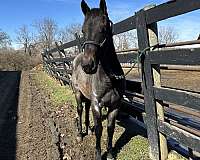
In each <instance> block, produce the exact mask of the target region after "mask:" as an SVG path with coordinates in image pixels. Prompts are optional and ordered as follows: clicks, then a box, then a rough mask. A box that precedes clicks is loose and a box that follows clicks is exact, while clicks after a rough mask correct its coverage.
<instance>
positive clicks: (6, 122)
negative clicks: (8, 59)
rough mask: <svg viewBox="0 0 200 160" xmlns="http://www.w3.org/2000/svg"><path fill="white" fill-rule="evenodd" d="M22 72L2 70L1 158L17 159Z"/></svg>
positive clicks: (0, 84) (0, 94)
mask: <svg viewBox="0 0 200 160" xmlns="http://www.w3.org/2000/svg"><path fill="white" fill-rule="evenodd" d="M20 77H21V72H19V71H11V72H7V71H5V72H0V159H2V160H15V159H16V158H15V157H16V128H17V110H18V97H19V85H20Z"/></svg>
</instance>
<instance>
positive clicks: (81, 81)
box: [72, 53, 92, 99]
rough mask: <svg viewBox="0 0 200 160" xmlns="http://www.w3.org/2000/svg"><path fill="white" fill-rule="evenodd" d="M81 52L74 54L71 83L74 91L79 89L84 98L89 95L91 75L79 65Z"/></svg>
mask: <svg viewBox="0 0 200 160" xmlns="http://www.w3.org/2000/svg"><path fill="white" fill-rule="evenodd" d="M82 57H83V53H80V54H78V55H77V56H76V58H75V59H74V61H73V72H72V85H73V88H74V90H75V92H76V91H80V92H81V93H82V94H83V95H84V96H85V97H86V98H88V99H90V97H91V90H92V89H91V88H92V86H91V75H89V74H86V73H85V72H84V71H83V70H82V67H81V59H82Z"/></svg>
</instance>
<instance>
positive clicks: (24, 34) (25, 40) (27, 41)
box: [16, 25, 33, 55]
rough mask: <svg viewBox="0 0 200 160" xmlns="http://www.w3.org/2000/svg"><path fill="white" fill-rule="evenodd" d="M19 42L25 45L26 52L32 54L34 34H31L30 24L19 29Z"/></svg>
mask: <svg viewBox="0 0 200 160" xmlns="http://www.w3.org/2000/svg"><path fill="white" fill-rule="evenodd" d="M16 33H17V42H18V43H20V44H22V45H24V52H25V53H27V52H28V53H29V55H30V54H31V50H30V45H32V44H31V43H32V40H33V38H32V36H31V35H30V31H29V29H28V26H26V25H22V26H21V27H20V28H19V29H18V30H17V32H16Z"/></svg>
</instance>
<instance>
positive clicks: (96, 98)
mask: <svg viewBox="0 0 200 160" xmlns="http://www.w3.org/2000/svg"><path fill="white" fill-rule="evenodd" d="M81 8H82V11H83V14H84V15H85V21H84V24H83V27H82V32H83V35H84V38H85V40H86V41H85V43H84V44H83V49H84V52H83V53H80V54H79V55H78V56H77V57H76V58H75V59H74V61H73V74H72V87H73V90H74V93H75V97H76V101H77V111H78V118H77V127H78V139H79V140H81V139H82V137H83V135H82V111H83V106H82V103H85V111H86V113H85V115H86V116H85V125H86V134H88V132H89V131H88V130H89V129H90V128H89V109H90V106H91V108H92V113H93V120H94V125H95V126H94V128H95V135H96V159H97V160H100V159H101V144H100V143H101V135H102V129H103V128H102V113H101V110H102V107H107V108H108V114H107V120H108V123H107V132H108V142H107V158H108V159H113V156H112V139H113V133H114V128H115V119H116V116H117V113H118V110H119V107H120V102H121V98H122V96H123V93H124V89H125V77H124V72H123V70H122V68H121V65H120V63H119V61H118V59H117V55H116V52H115V48H114V44H113V38H112V36H113V34H112V23H111V21H110V20H109V17H108V13H107V7H106V2H105V0H101V1H100V8H93V9H90V8H89V7H88V5H87V4H86V3H85V1H84V0H82V2H81Z"/></svg>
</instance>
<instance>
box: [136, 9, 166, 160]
mask: <svg viewBox="0 0 200 160" xmlns="http://www.w3.org/2000/svg"><path fill="white" fill-rule="evenodd" d="M152 7H153V6H148V7H145V8H144V9H143V10H141V11H139V12H137V13H136V23H137V34H138V45H139V50H144V49H145V48H147V47H149V46H153V45H155V44H157V43H158V31H157V23H153V24H150V25H147V23H146V13H145V10H148V9H150V8H152ZM143 58H144V63H143V65H142V70H143V76H142V79H143V90H144V96H145V97H144V100H145V112H146V117H145V119H146V120H145V122H146V125H147V134H148V140H149V144H150V158H151V159H153V160H160V159H161V160H165V159H166V158H167V155H168V150H167V141H166V138H165V137H164V136H163V135H162V134H161V133H159V132H158V129H157V128H158V127H157V118H158V117H159V119H161V120H164V113H163V107H162V105H161V104H162V102H156V101H155V98H154V93H153V86H154V85H155V86H157V87H158V86H160V67H159V65H151V64H150V63H149V61H148V54H147V55H145V57H143ZM157 116H158V117H157Z"/></svg>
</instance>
